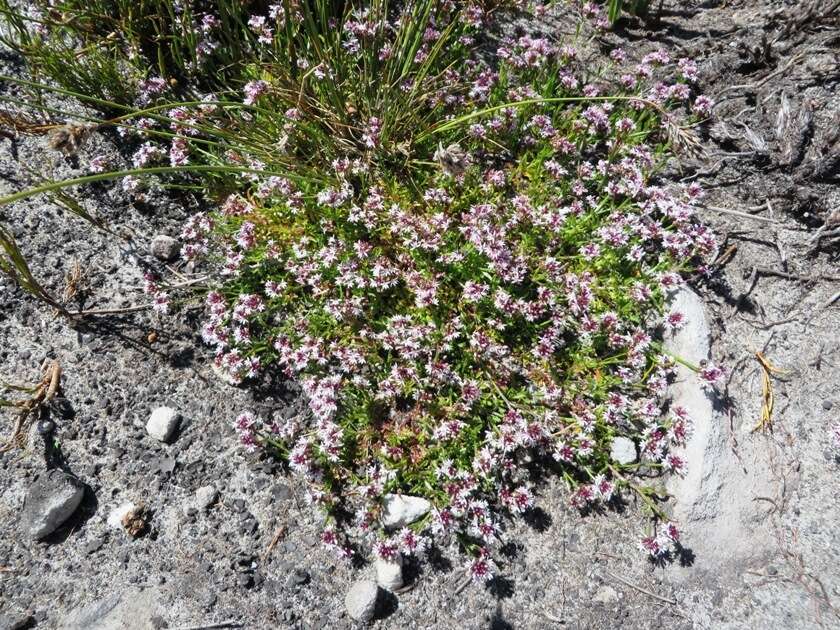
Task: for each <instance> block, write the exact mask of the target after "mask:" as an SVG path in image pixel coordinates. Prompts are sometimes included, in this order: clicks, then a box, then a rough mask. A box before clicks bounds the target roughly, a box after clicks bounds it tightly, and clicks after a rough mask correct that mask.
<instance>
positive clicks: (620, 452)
mask: <svg viewBox="0 0 840 630" xmlns="http://www.w3.org/2000/svg"><path fill="white" fill-rule="evenodd" d="M610 457H611V458H612V460H613V461H615V462H618V463H619V464H632V463H633V462H635V461H636V445H635V444H634V443H633V440H631V439H629V438H626V437H621V436H619V437H617V438H615V439H614V440H613V443H612V448H611V449H610Z"/></svg>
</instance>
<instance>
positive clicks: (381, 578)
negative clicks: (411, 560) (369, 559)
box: [374, 555, 403, 591]
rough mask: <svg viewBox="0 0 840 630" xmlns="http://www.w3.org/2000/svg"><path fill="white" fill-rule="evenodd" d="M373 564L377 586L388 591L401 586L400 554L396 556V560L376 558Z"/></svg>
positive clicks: (401, 564)
mask: <svg viewBox="0 0 840 630" xmlns="http://www.w3.org/2000/svg"><path fill="white" fill-rule="evenodd" d="M374 565H375V567H376V583H377V584H379V586H381V587H382V588H384V589H387V590H389V591H395V590H397V589H398V588H401V587H402V585H403V575H402V568H403V559H402V555H399V556H397V559H396V560H383V559H382V558H377V559H376V562H375V563H374Z"/></svg>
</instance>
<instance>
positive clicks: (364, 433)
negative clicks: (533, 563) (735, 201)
mask: <svg viewBox="0 0 840 630" xmlns="http://www.w3.org/2000/svg"><path fill="white" fill-rule="evenodd" d="M52 4H53V5H56V4H58V5H60V8H56V9H54V10H55V11H59V12H61V11H68V12H70V13H69V14H72V12H73V11H83V10H87V9H85V8H84V7H85V6H89V7H98V8H96V10H97V11H105V10H106V8H107V10H108V11H110V12H111V13H109V15H112V16H113V20H114V24H120V25H124V26H125V25H130V24H132V23H133V21H134V20H141V21H144V20H149V19H150V16H152V17H154V16H156V15H158V14H156V13H155V12H156V11H157V12H160V13H159V16H160V19H159V20H156V19H152V20H151V21H152V22H155V23H156V25H149V26H148V27H147V28H146V30H144V31H142V32H140V31H138V30H136V29H133V28H128V29H127V30H125V31H123V32H122V33H119V34H117V35H116V36H115V41H112V42H109V41H108V38H109V37H110V36H109V35H105V34H104V33H105V31H108V30H109V29H110V28H111V26H103V25H101V24H100V25H95V27H94V25H91V27H90V28H87V27H85V28H82V27H74V26H73V22H70V21H67V20H63V21H57V18H54V17H50V20H51V21H42V22H40V23H39V25H38V28H37V29H36V30H34V31H33V29H32V26H31V24H29V23H24V22H21V26H19V27H18V31H20V29H21V28H23V29H24V30H26V32H27V36H26V37H28V38H30V39H26V38H24V37H22V36H20V35H19V38H20V39H19V40H18V42H17V43H18V47H19V48H21V49H22V50H23V51H24V53H25V54H26V53H27V51H31V50H35V51H41V49H40V48H39V47H41V46H46V45H49V43H50V42H52V41H53V40H54V39H56V38H58V39H60V40H61V41H64V42H65V43H66V45H67V46H68V47H69V49H71V50H75V49H76V48H74V47H78V46H88V47H89V46H109V47H110V48H108V50H109V51H110V52H109V55H111V58H112V60H113V64H114V65H113V68H118V69H119V70H118V72H120V73H124V74H123V76H124V78H125V81H126V85H124V86H122V88H121V89H122V90H123V92H122V93H120V92H119V91H117V90H114V89H111V85H110V78H109V75H107V74H106V73H103V74H102V76H101V77H100V79H101V81H102V83H103V84H102V85H101V86H100V87H99V89H98V91H96V92H91V91H89V89H88V88H87V87H86V86H84V85H77V84H76V83H75V81H76V80H77V79H76V78H73V83H70V82H69V81H65V82H64V83H63V84H62V85H63V86H64V89H71V90H72V91H73V92H77V93H79V95H81V93H88V94H91V93H93V94H96V95H97V98H99V99H106V98H107V99H113V101H111V102H110V109H111V110H114V111H118V112H120V117H119V118H118V119H117V120H116V121H115V120H112V121H111V123H112V124H119V125H120V126H121V128H122V132H123V133H124V134H126V136H127V137H129V138H131V137H135V138H138V140H137V141H138V142H141V143H142V144H140V145H139V147H138V149H137V151H136V153H135V154H134V158H133V160H134V166H135V167H136V169H135V170H134V171H132V172H131V175H130V177H129V178H127V179H125V180H124V184H125V185H126V186H127V187H128V188H129V189H130V190H136V191H140V190H141V187H142V185H143V184H142V180H141V179H140V178H139V175H141V174H142V173H143V172H144V169H149V168H157V171H156V172H158V173H162V172H166V171H182V172H184V173H187V172H189V171H190V170H191V169H192V175H184V177H188V178H189V181H191V182H192V183H194V184H197V185H199V186H201V187H202V188H203V189H204V190H205V192H206V193H207V195H208V198H209V199H215V200H217V201H218V203H217V205H216V206H215V207H214V208H212V209H211V210H209V211H208V212H206V213H202V214H198V215H195V216H193V217H191V218H190V219H189V220H188V221H187V223H186V225H185V227H184V230H183V234H182V238H183V240H184V242H185V245H184V256H185V258H186V259H187V260H190V261H193V262H194V263H196V264H197V265H203V266H204V267H205V268H206V269H207V270H209V271H210V272H211V273H212V277H213V278H214V281H213V286H212V287H211V290H209V291H208V292H207V293H206V296H204V299H205V301H206V319H205V322H204V325H203V328H202V336H203V338H204V340H205V342H206V343H207V344H209V345H210V346H212V347H213V348H214V349H215V353H216V354H215V363H216V367H217V369H218V370H220V371H222V372H223V373H224V374H225V376H226V378H228V379H230V380H232V381H234V382H245V381H249V380H252V379H260V378H263V377H264V376H271V375H277V374H282V375H284V376H285V377H286V378H289V379H294V380H296V381H298V382H299V383H300V384H301V387H302V390H303V393H304V395H305V396H306V398H307V400H308V401H309V409H310V412H311V413H310V414H309V415H308V416H307V417H299V418H292V419H289V420H284V419H282V418H281V417H280V416H278V417H257V416H256V415H254V414H253V413H251V412H249V411H243V413H242V414H241V415H240V416H239V417H237V418H236V419H235V427H236V429H237V431H238V433H239V435H240V437H241V440H242V443H243V445H244V446H245V447H246V448H247V449H249V450H257V449H265V450H266V451H268V452H270V453H273V454H276V455H279V456H281V457H282V458H283V459H284V460H285V461H286V462H288V466H289V469H290V470H291V471H292V472H293V473H294V474H297V475H300V476H301V477H302V478H303V479H304V480H305V481H306V483H307V485H308V487H309V498H310V500H311V501H312V503H314V504H316V505H318V506H320V507H322V508H323V509H324V510H325V511H326V513H327V514H328V515H329V521H328V522H329V524H328V526H327V527H326V529H325V530H324V532H323V540H324V542H325V543H326V544H327V545H328V546H330V547H332V548H335V549H336V551H337V552H338V553H339V554H341V555H342V556H350V555H352V554H353V553H354V552H353V547H354V545H355V544H361V543H363V542H364V541H367V543H368V544H370V545H372V546H373V548H374V550H375V552H376V553H377V554H379V555H380V556H382V557H384V558H390V557H393V556H394V555H395V554H397V553H400V552H402V553H414V552H416V551H417V550H419V549H421V548H423V547H424V546H425V545H426V544H427V543H428V541H429V540H430V539H437V538H439V537H443V536H447V535H455V536H457V537H458V540H459V541H460V543H461V544H462V546H463V548H464V549H465V550H467V551H468V552H469V553H471V554H473V556H474V559H473V561H472V564H471V571H472V574H473V576H474V577H476V578H477V579H483V578H487V577H490V576H491V575H492V572H493V569H492V566H491V556H492V554H491V547H492V546H493V545H494V544H495V543H496V542H497V541H498V540H500V537H501V534H502V531H501V530H502V527H503V520H502V515H503V514H522V513H525V512H527V511H528V510H530V509H532V508H533V506H534V501H535V498H534V494H535V490H536V489H535V487H534V486H533V483H534V481H533V480H534V474H535V472H536V470H537V469H538V468H542V469H547V470H550V471H553V472H554V473H556V474H557V475H558V476H560V477H561V478H562V479H563V480H564V482H565V483H566V485H567V486H568V489H569V500H570V503H571V505H573V506H574V507H576V508H579V509H581V510H589V509H593V508H597V507H598V506H604V505H608V504H610V502H611V501H613V500H614V498H615V497H616V496H617V495H618V494H620V493H624V492H634V493H636V494H637V495H638V496H639V497H640V498H641V499H642V500H643V502H644V504H645V505H646V507H647V508H648V511H649V513H650V516H651V517H652V518H653V520H652V523H653V525H654V527H653V529H652V531H650V532H649V533H648V534H647V535H645V536H644V538H643V540H642V547H643V549H644V550H645V551H646V552H649V553H650V554H651V555H652V556H655V557H659V556H661V555H662V554H664V553H666V552H667V548H668V547H669V546H670V545H671V544H672V543H676V544H678V537H679V532H678V530H677V527H676V525H675V524H673V523H670V522H668V520H667V515H666V514H665V511H664V510H663V507H662V505H661V499H663V498H664V492H663V491H662V490H661V488H659V487H658V485H657V483H656V481H655V479H656V476H657V474H658V473H664V472H672V473H676V474H680V473H681V472H682V471H683V470H684V467H685V460H684V458H683V456H682V455H681V452H680V447H682V446H683V445H684V444H685V441H686V439H687V437H688V435H689V433H690V431H691V422H692V419H691V418H690V415H689V412H688V411H687V410H685V409H681V408H669V405H668V402H667V396H666V394H667V386H668V379H669V375H670V371H671V367H672V366H673V363H674V361H675V360H677V359H676V358H675V357H671V356H668V355H667V354H665V353H664V352H663V350H662V346H661V343H660V341H658V339H659V332H661V330H662V329H663V328H664V329H676V328H679V327H680V326H681V325H682V324H683V319H684V316H683V315H682V314H680V313H676V312H670V311H669V310H668V308H667V296H668V294H669V292H671V291H673V290H674V289H676V288H677V287H678V286H679V285H680V284H681V283H682V282H683V276H684V274H687V273H691V272H693V271H694V270H696V269H697V268H698V266H701V267H702V265H703V261H704V259H707V258H708V257H709V256H713V255H714V254H715V241H714V238H713V235H712V234H711V233H710V231H709V230H708V229H707V228H705V227H704V226H703V225H701V224H699V223H698V222H697V221H696V220H695V218H694V213H693V211H692V204H693V201H694V199H696V197H697V196H698V195H699V194H700V190H699V188H698V187H696V186H688V187H686V188H680V187H663V186H659V185H656V184H655V183H654V180H653V179H652V178H653V175H654V174H655V171H656V168H657V166H658V165H659V164H660V163H661V162H662V161H663V160H664V159H665V158H666V157H667V156H669V155H670V154H671V153H672V152H673V150H674V149H675V148H676V144H677V143H679V142H680V141H683V140H685V139H686V138H690V133H689V131H687V128H686V126H685V124H686V123H691V122H694V121H696V120H698V119H702V118H703V117H705V116H706V115H708V112H709V108H710V102H709V100H708V99H706V98H705V97H703V96H700V95H698V94H697V93H696V90H695V89H694V87H693V83H694V81H695V79H696V67H695V65H694V63H693V62H692V61H691V60H689V59H681V60H678V61H677V62H676V63H674V62H673V61H672V60H671V59H670V58H669V55H668V54H667V52H665V51H657V52H654V53H651V54H649V55H647V56H645V57H644V58H643V59H642V60H641V62H640V63H638V64H636V65H635V66H632V65H630V64H629V63H628V62H627V61H626V60H625V55H624V53H623V52H622V51H621V50H613V51H612V52H611V54H610V58H611V62H610V63H609V64H607V65H598V66H597V67H595V66H594V65H593V64H592V63H591V62H586V61H584V54H583V53H584V51H585V50H586V47H587V42H586V41H585V40H583V39H580V40H578V41H576V42H573V41H570V42H568V43H566V44H562V45H561V44H559V43H555V42H554V41H553V40H550V39H548V38H546V37H540V36H537V35H522V36H519V37H513V36H504V37H502V39H501V41H500V42H497V43H494V40H493V38H492V37H491V36H490V35H489V34H490V33H493V32H494V31H492V29H491V25H490V19H489V16H490V15H491V14H495V13H498V10H497V7H491V6H489V3H477V2H476V3H472V2H468V3H454V2H435V1H431V0H422V1H421V0H417V1H414V2H406V3H403V4H401V5H399V7H396V6H394V5H393V4H390V3H387V2H384V1H374V2H369V3H361V2H345V3H338V4H341V5H342V7H343V9H338V10H337V9H336V7H337V6H338V4H337V3H328V2H324V1H320V0H313V1H311V2H292V1H289V0H287V1H285V2H279V3H277V4H273V5H267V6H262V5H261V4H260V3H251V5H248V4H247V3H241V2H232V1H224V0H219V2H217V3H210V2H176V3H171V6H173V7H175V9H173V11H175V12H174V13H172V12H170V13H165V12H162V9H161V8H160V7H158V8H154V7H157V6H158V5H157V4H155V3H148V4H142V3H141V6H144V7H147V8H149V10H150V11H151V13H150V14H142V15H138V14H136V13H133V11H134V9H132V5H131V4H129V3H123V2H122V1H121V0H120V1H116V2H108V3H99V4H97V3H90V2H88V3H82V2H78V1H75V0H74V1H72V2H71V1H66V2H63V3H52ZM159 4H167V5H169V4H170V3H159ZM6 6H7V10H8V5H6ZM178 7H180V12H179V11H178V10H177V9H178ZM222 7H225V8H224V10H221V8H222ZM582 8H583V13H584V14H585V15H586V16H588V17H589V18H591V20H592V21H593V22H594V23H596V24H598V25H600V26H603V25H604V23H605V22H606V20H605V14H604V13H603V11H602V9H601V8H599V7H598V6H597V5H594V4H591V3H587V4H585V5H583V7H582ZM536 9H537V10H538V11H543V10H545V7H539V6H538V7H537V8H536ZM91 10H93V9H91ZM235 10H236V11H238V13H235ZM226 12H227V13H226ZM233 13H235V18H233V17H231V15H233ZM48 15H52V14H48ZM16 19H19V20H22V18H20V17H18V18H16ZM157 22H159V24H157ZM79 24H83V25H84V24H88V22H87V21H85V20H81V21H80V22H79ZM196 24H201V25H202V27H201V29H199V30H200V31H201V33H203V34H204V35H203V36H204V37H207V38H210V37H216V38H217V39H216V40H212V41H217V42H218V43H219V46H218V47H213V46H210V48H211V49H212V51H213V54H209V55H208V57H207V58H206V59H200V58H199V57H200V56H201V55H200V54H199V50H198V48H200V47H201V44H200V42H196V40H195V36H196V33H197V31H195V28H194V26H195V25H196ZM204 25H211V26H209V27H208V30H207V31H204V30H202V29H203V28H204ZM42 29H43V30H44V32H41V30H42ZM215 29H219V31H218V32H217V31H216V30H215ZM213 33H216V34H215V35H211V34H213ZM190 37H192V38H193V39H190ZM237 37H241V39H237ZM38 38H41V39H38ZM24 40H25V41H24ZM33 41H35V43H33ZM227 41H232V42H233V45H232V47H231V48H230V49H229V50H228V49H225V46H224V45H223V42H227ZM21 42H23V43H25V44H26V45H25V46H22V45H21ZM13 43H14V42H13ZM206 45H209V44H206V42H205V46H206ZM33 46H34V48H32V47H33ZM490 47H493V48H495V54H487V51H488V48H490ZM85 50H86V49H85ZM42 53H43V51H41V52H38V53H35V58H34V61H33V63H35V65H36V67H37V68H38V69H39V70H40V71H41V72H45V73H47V76H49V77H50V78H51V79H52V80H54V81H58V82H61V78H60V77H61V73H62V71H63V70H62V68H63V67H64V66H65V65H68V64H69V65H72V64H77V63H78V64H83V63H84V57H75V59H76V61H71V60H70V59H69V58H62V59H61V60H58V58H56V59H53V61H52V62H51V63H50V64H43V62H42V59H41V57H39V56H38V55H39V54H42ZM193 53H194V54H193ZM214 54H219V55H225V57H224V64H228V65H227V66H225V67H224V69H223V71H222V72H221V74H216V70H217V68H218V63H222V62H219V61H218V60H216V57H214V56H213V55H214ZM59 61H60V62H59ZM202 64H207V65H202ZM74 67H75V66H74ZM148 67H152V68H155V70H154V71H153V74H152V75H149V74H144V72H145V71H146V68H148ZM88 70H89V68H88ZM155 73H156V74H155ZM73 76H83V73H78V75H73ZM173 79H174V80H173ZM94 83H95V82H94ZM29 87H30V88H33V89H37V88H34V87H33V86H31V85H30V86H29ZM91 87H95V86H91ZM209 90H213V93H210V92H209ZM129 93H130V96H126V94H129ZM234 95H235V97H234ZM117 97H120V98H117ZM120 99H122V100H120ZM89 102H90V101H89ZM94 104H96V105H99V106H100V107H104V106H105V104H104V103H102V102H96V101H94ZM681 125H683V126H681ZM162 161H168V162H169V164H170V167H169V168H168V169H167V168H160V167H159V166H156V165H158V164H159V163H160V162H162ZM91 168H92V170H94V171H98V170H102V168H103V167H102V165H101V164H97V163H96V162H95V160H94V161H92V162H91ZM201 169H204V170H201ZM237 169H239V170H237ZM240 171H244V172H240ZM121 174H122V175H125V172H122V173H121ZM106 176H108V174H107V173H105V174H104V175H103V177H106ZM168 176H169V175H167V177H168ZM146 290H147V293H149V294H150V295H151V296H153V298H154V303H155V308H156V309H157V310H159V311H161V312H165V311H167V310H168V309H169V308H170V306H171V300H172V299H173V297H172V296H171V295H170V294H169V292H168V291H167V288H166V281H165V279H158V278H154V277H151V276H150V277H149V278H148V280H147V286H146ZM719 375H720V371H719V370H718V369H717V368H715V367H714V366H711V365H708V366H705V367H703V369H702V370H700V376H701V377H702V378H704V379H705V380H707V381H709V382H710V383H712V382H714V381H715V380H716V379H717V378H718V377H719ZM616 438H626V439H629V440H632V442H633V443H634V444H635V445H637V447H638V451H639V453H640V460H639V462H638V463H632V464H619V463H618V462H616V461H614V460H613V459H612V458H611V455H610V451H611V447H612V444H613V441H614V440H615V439H616ZM640 468H643V469H644V470H645V471H646V479H647V481H643V480H641V479H639V478H637V477H636V476H635V475H634V473H635V471H636V470H637V469H640ZM651 477H653V479H654V481H653V482H652V483H651V482H650V478H651ZM389 493H404V494H410V495H417V496H421V497H424V498H426V499H428V500H429V501H430V502H431V504H432V509H431V511H430V512H429V514H428V515H427V516H426V517H425V518H423V519H422V520H420V521H418V522H416V523H414V524H412V525H411V526H410V527H409V528H405V529H403V530H401V531H399V532H396V533H391V532H384V531H383V530H382V527H381V526H380V525H379V522H380V520H379V519H380V516H381V510H382V502H383V497H384V496H385V495H387V494H389Z"/></svg>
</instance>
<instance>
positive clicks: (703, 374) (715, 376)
mask: <svg viewBox="0 0 840 630" xmlns="http://www.w3.org/2000/svg"><path fill="white" fill-rule="evenodd" d="M698 375H699V376H700V379H701V380H702V381H704V383H706V384H708V385H715V384H716V383H718V382H719V381H720V380H721V379H722V378H723V375H724V372H723V369H722V368H719V367H717V366H716V365H714V364H713V363H707V364H706V365H704V366H703V367H702V368H700V372H699V373H698Z"/></svg>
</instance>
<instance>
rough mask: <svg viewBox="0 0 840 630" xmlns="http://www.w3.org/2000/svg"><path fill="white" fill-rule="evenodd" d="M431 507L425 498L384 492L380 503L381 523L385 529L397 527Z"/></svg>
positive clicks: (412, 519) (415, 518) (422, 514)
mask: <svg viewBox="0 0 840 630" xmlns="http://www.w3.org/2000/svg"><path fill="white" fill-rule="evenodd" d="M430 509H432V504H431V503H429V502H428V501H426V499H423V498H420V497H413V496H411V495H408V494H386V495H385V500H384V502H383V505H382V524H383V525H384V526H385V528H386V529H398V528H400V527H405V526H406V525H408V524H410V523H413V522H414V521H416V520H418V519H420V518H422V517H423V516H425V515H426V514H427V513H428V511H429V510H430Z"/></svg>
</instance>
